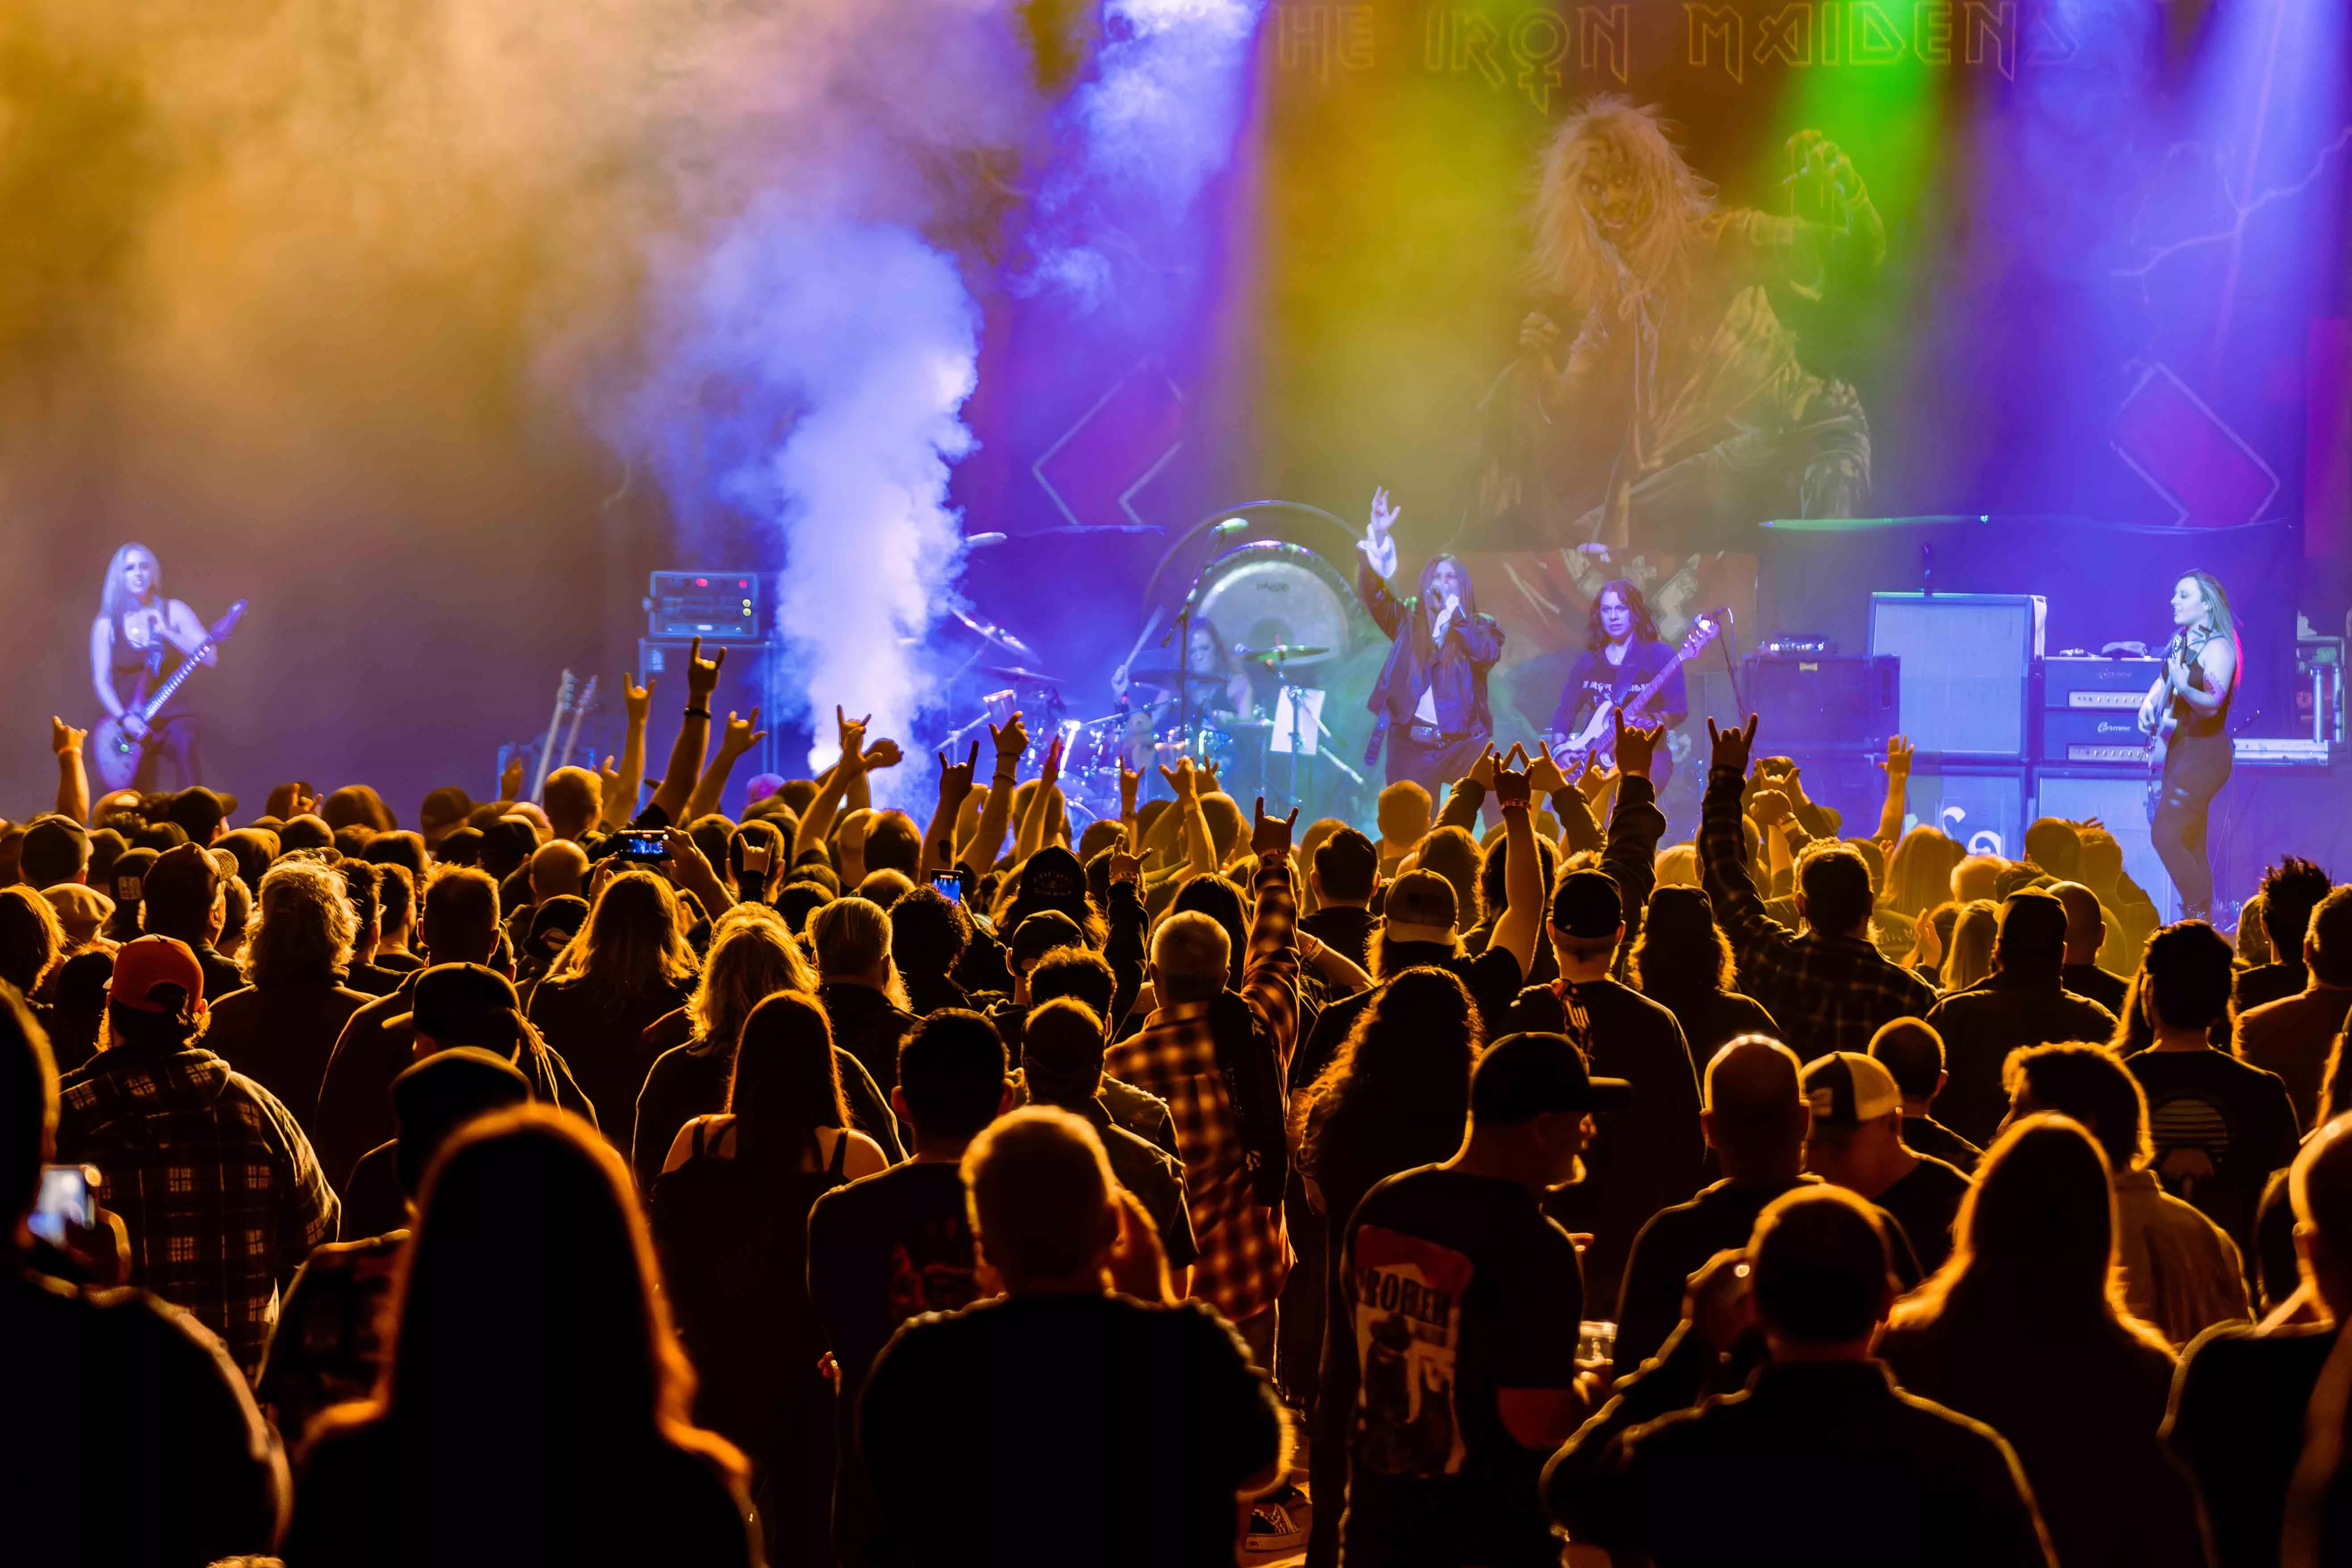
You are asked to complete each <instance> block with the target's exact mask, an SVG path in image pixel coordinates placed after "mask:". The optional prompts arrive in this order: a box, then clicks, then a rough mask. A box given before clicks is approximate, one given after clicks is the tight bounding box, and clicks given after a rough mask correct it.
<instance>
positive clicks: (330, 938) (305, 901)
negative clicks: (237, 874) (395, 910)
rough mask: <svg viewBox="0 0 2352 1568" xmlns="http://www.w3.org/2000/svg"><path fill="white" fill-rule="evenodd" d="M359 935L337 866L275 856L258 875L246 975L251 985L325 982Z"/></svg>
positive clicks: (349, 954)
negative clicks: (259, 875) (274, 859)
mask: <svg viewBox="0 0 2352 1568" xmlns="http://www.w3.org/2000/svg"><path fill="white" fill-rule="evenodd" d="M358 934H359V916H358V914H357V912H356V911H355V910H352V900H351V896H350V894H348V893H346V892H345V891H344V890H343V879H342V875H341V872H340V871H339V870H337V869H336V868H333V867H330V866H326V865H322V864H321V863H320V862H319V861H316V860H310V859H305V858H300V857H292V858H287V859H284V860H280V861H278V864H276V865H275V866H272V867H271V868H269V869H268V872H267V873H266V874H264V875H263V877H262V879H261V897H260V898H259V899H258V900H256V902H255V905H254V910H253V925H252V929H251V933H250V935H249V936H248V938H247V942H246V950H245V977H246V978H247V980H249V981H251V982H253V983H254V984H256V985H272V984H289V983H295V984H299V983H317V982H320V981H324V980H326V979H329V978H330V977H331V976H332V975H333V974H334V973H335V972H336V971H338V970H340V969H341V968H342V967H343V966H344V965H345V964H347V963H350V962H351V959H352V941H353V940H354V939H355V938H356V937H357V935H358Z"/></svg>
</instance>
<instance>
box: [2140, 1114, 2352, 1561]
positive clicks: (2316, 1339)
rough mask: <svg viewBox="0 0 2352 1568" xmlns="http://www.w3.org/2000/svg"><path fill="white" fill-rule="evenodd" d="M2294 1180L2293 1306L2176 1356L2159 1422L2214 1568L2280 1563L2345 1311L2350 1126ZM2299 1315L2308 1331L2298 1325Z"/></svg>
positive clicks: (2312, 1149)
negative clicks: (2195, 1502) (2299, 1466)
mask: <svg viewBox="0 0 2352 1568" xmlns="http://www.w3.org/2000/svg"><path fill="white" fill-rule="evenodd" d="M2289 1192H2290V1194H2291V1195H2292V1197H2293V1200H2294V1217H2295V1234H2294V1240H2295V1249H2296V1250H2297V1251H2298V1252H2299V1253H2300V1254H2301V1255H2302V1260H2303V1284H2302V1288H2301V1289H2300V1290H2299V1291H2298V1292H2297V1296H2298V1298H2299V1300H2295V1301H2294V1302H2292V1303H2290V1304H2288V1305H2285V1306H2283V1307H2282V1308H2281V1310H2279V1311H2277V1312H2274V1313H2273V1314H2272V1316H2271V1318H2270V1320H2269V1321H2266V1322H2264V1323H2263V1326H2262V1327H2261V1328H2259V1329H2250V1328H2248V1327H2246V1326H2245V1325H2244V1324H2242V1323H2230V1324H2224V1325H2221V1326H2220V1327H2217V1328H2214V1329H2212V1330H2210V1331H2208V1332H2206V1333H2205V1334H2203V1335H2201V1336H2200V1337H2199V1339H2198V1340H2197V1342H2195V1343H2194V1344H2191V1345H2190V1346H2189V1349H2188V1350H2187V1351H2186V1352H2183V1354H2182V1356H2181V1363H2180V1376H2179V1381H2177V1382H2176V1383H2175V1384H2173V1389H2172V1408H2171V1410H2170V1412H2169V1413H2168V1415H2166V1417H2165V1423H2164V1433H2165V1436H2166V1438H2167V1440H2168V1441H2169V1442H2170V1443H2171V1445H2172V1448H2173V1452H2175V1453H2177V1454H2179V1456H2180V1458H2181V1459H2182V1461H2183V1462H2184V1463H2186V1464H2187V1465H2188V1467H2189V1470H2190V1472H2191V1473H2193V1474H2194V1475H2195V1476H2196V1478H2197V1480H2198V1484H2199V1486H2200V1488H2201V1489H2203V1492H2204V1497H2205V1511H2206V1516H2207V1518H2208V1519H2209V1520H2210V1521H2211V1523H2212V1528H2213V1561H2214V1563H2215V1564H2216V1565H2217V1568H2250V1565H2252V1564H2263V1565H2265V1568H2266V1565H2268V1564H2270V1563H2276V1562H2277V1561H2278V1560H2279V1555H2278V1554H2279V1540H2280V1529H2281V1524H2282V1512H2283V1510H2284V1505H2285V1501H2286V1495H2287V1484H2288V1481H2289V1480H2290V1479H2291V1478H2292V1477H2293V1476H2294V1467H2295V1461H2296V1459H2297V1458H2298V1456H2299V1455H2300V1454H2301V1452H2302V1449H2303V1442H2304V1432H2305V1412H2306V1410H2307V1408H2308V1407H2309V1406H2310V1405H2311V1403H2312V1392H2313V1389H2314V1387H2315V1384H2317V1383H2318V1381H2319V1375H2320V1371H2321V1369H2322V1368H2323V1367H2324V1366H2325V1365H2326V1363H2327V1358H2328V1352H2330V1351H2332V1350H2333V1349H2334V1348H2335V1347H2336V1340H2337V1337H2338V1336H2337V1330H2338V1329H2339V1327H2340V1326H2341V1325H2342V1323H2343V1321H2344V1317H2345V1314H2346V1313H2347V1312H2352V1118H2347V1117H2337V1118H2336V1120H2335V1121H2331V1122H2329V1123H2328V1124H2327V1125H2326V1127H2324V1128H2322V1129H2320V1130H2319V1131H2318V1132H2317V1133H2315V1135H2314V1136H2313V1137H2312V1139H2311V1141H2310V1142H2307V1143H2305V1145H2304V1146H2303V1150H2302V1152H2300V1153H2298V1154H2297V1155H2296V1156H2295V1160H2294V1175H2293V1176H2292V1177H2291V1178H2290V1181H2289ZM2298 1309H2301V1310H2298ZM2305 1312H2307V1313H2308V1314H2309V1315H2310V1317H2311V1319H2312V1320H2313V1321H2298V1319H2299V1318H2301V1317H2303V1316H2304V1314H2305Z"/></svg>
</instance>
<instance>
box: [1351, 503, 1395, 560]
mask: <svg viewBox="0 0 2352 1568" xmlns="http://www.w3.org/2000/svg"><path fill="white" fill-rule="evenodd" d="M1402 515H1403V513H1402V510H1400V509H1399V508H1397V507H1395V506H1392V505H1391V504H1390V502H1389V492H1388V491H1387V490H1386V489H1375V490H1374V491H1372V511H1371V517H1370V521H1368V522H1366V523H1365V525H1364V537H1363V538H1361V539H1360V540H1358V541H1357V542H1356V548H1357V549H1358V550H1360V551H1362V552H1363V554H1364V559H1365V561H1366V562H1368V563H1370V566H1371V568H1372V570H1373V571H1374V572H1375V573H1377V574H1380V575H1381V576H1382V577H1393V576H1395V575H1396V568H1397V553H1396V541H1395V539H1394V538H1392V537H1391V533H1392V532H1393V531H1394V530H1395V528H1396V524H1397V519H1398V518H1399V517H1401V516H1402Z"/></svg>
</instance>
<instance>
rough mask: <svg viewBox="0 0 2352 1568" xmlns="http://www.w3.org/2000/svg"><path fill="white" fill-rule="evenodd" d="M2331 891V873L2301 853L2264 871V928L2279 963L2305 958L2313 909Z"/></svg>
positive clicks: (2262, 896)
mask: <svg viewBox="0 0 2352 1568" xmlns="http://www.w3.org/2000/svg"><path fill="white" fill-rule="evenodd" d="M2327 893H2328V882H2327V873H2326V872H2325V871H2323V870H2321V869H2320V868H2318V867H2316V866H2315V865H2313V864H2312V863H2311V862H2310V861H2308V860H2305V859H2303V858H2301V857H2299V856H2294V855H2289V856H2287V857H2285V858H2283V859H2282V860H2280V861H2279V863H2278V864H2277V865H2275V866H2273V867H2272V868H2269V869H2268V870H2266V871H2264V872H2263V884H2262V890H2261V893H2260V897H2261V899H2262V901H2263V931H2264V932H2265V933H2266V934H2268V936H2269V937H2270V939H2271V950H2272V954H2273V957H2274V958H2275V959H2276V960H2277V961H2278V962H2279V963H2295V962H2296V961H2297V960H2298V959H2300V958H2301V957H2302V955H2303V939H2304V936H2305V933H2306V932H2307V931H2309V930H2310V927H2311V911H2312V910H2315V909H2317V908H2318V907H2319V903H2320V900H2323V899H2325V898H2326V897H2327Z"/></svg>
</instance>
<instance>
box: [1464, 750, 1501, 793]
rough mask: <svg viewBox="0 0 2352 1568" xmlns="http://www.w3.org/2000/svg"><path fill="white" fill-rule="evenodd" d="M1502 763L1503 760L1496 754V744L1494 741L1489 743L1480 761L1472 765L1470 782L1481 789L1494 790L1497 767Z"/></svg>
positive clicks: (1479, 757) (1480, 755) (1481, 753)
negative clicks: (1497, 764)
mask: <svg viewBox="0 0 2352 1568" xmlns="http://www.w3.org/2000/svg"><path fill="white" fill-rule="evenodd" d="M1501 761H1502V759H1501V758H1500V757H1498V756H1496V753H1495V743H1494V742H1492V741H1489V742H1486V751H1484V752H1480V753H1479V756H1478V760H1477V761H1476V762H1475V763H1471V764H1470V775H1469V777H1470V782H1471V783H1472V784H1476V785H1477V786H1478V787H1479V788H1481V789H1493V788H1494V787H1495V767H1496V763H1499V762H1501Z"/></svg>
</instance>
